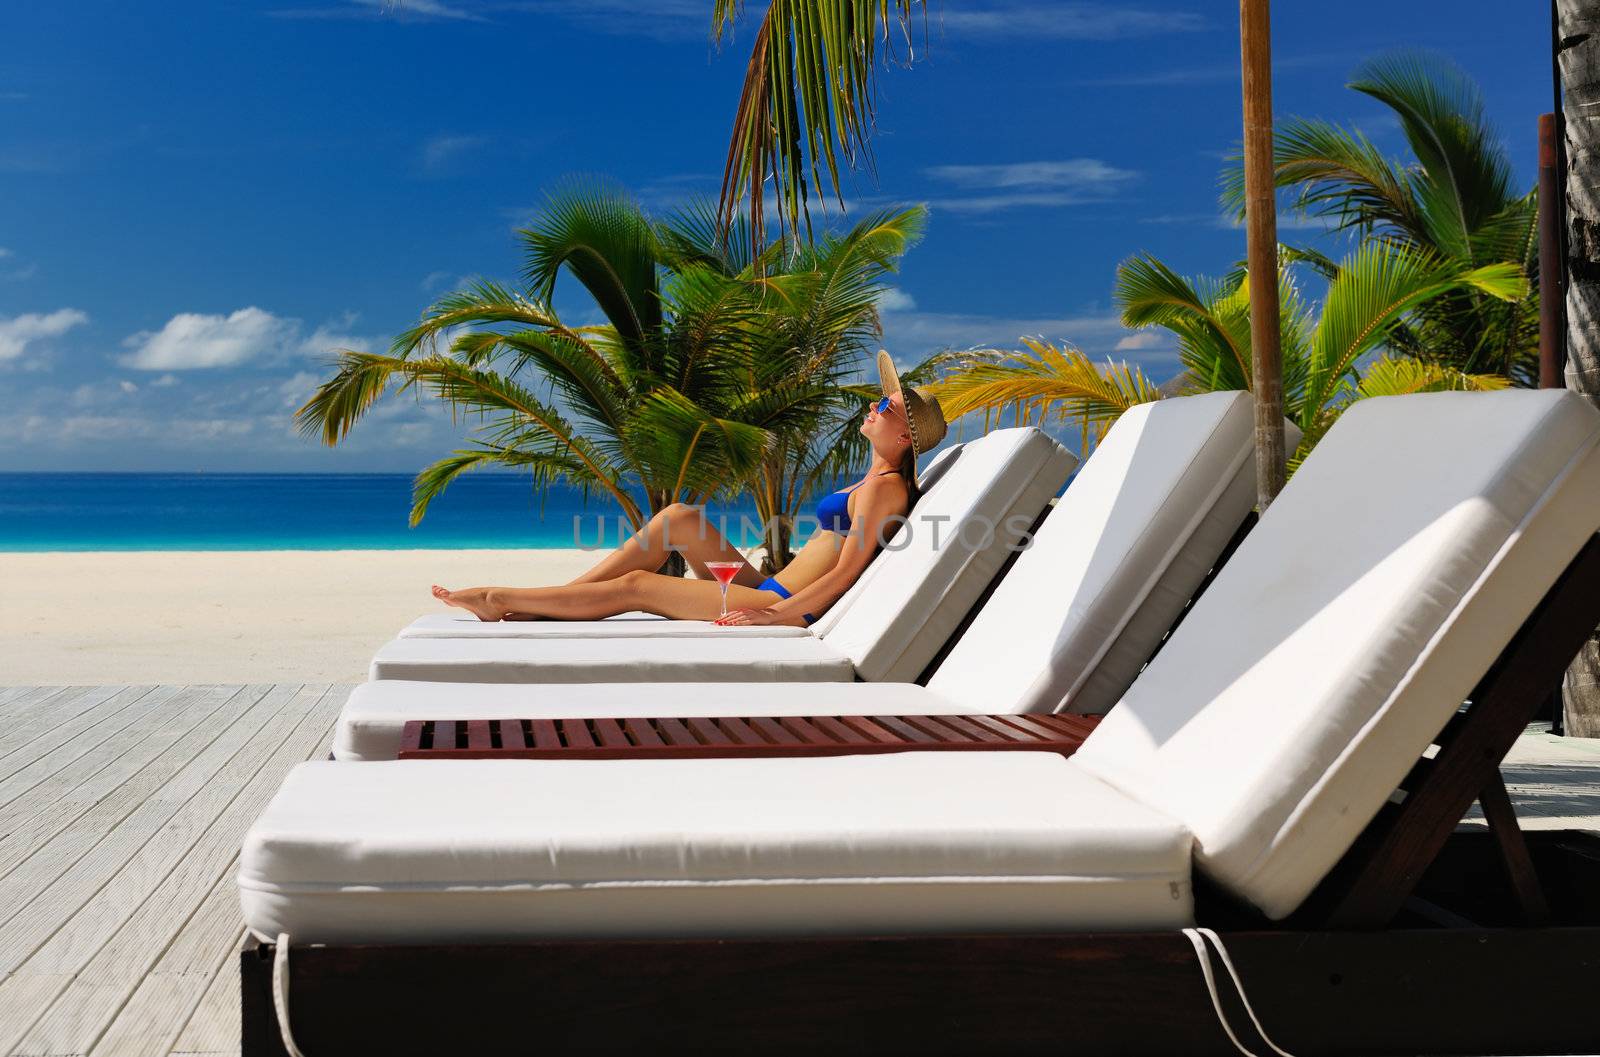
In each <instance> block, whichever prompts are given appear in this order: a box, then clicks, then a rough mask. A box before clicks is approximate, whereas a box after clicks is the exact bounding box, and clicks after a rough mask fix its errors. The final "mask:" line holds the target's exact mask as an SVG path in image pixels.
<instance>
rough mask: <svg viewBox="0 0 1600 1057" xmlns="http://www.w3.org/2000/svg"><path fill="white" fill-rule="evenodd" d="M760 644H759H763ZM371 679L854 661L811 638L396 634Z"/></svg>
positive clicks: (612, 677) (829, 678) (795, 673)
mask: <svg viewBox="0 0 1600 1057" xmlns="http://www.w3.org/2000/svg"><path fill="white" fill-rule="evenodd" d="M758 646H759V648H757V647H758ZM369 675H370V677H371V678H373V679H421V680H426V681H429V682H447V683H658V682H686V681H687V682H716V683H722V682H732V681H746V680H748V681H761V680H769V679H770V680H778V679H787V680H791V681H800V682H813V683H826V682H839V681H844V682H848V681H849V680H850V679H852V678H854V676H855V671H854V669H853V668H852V667H851V664H850V659H849V658H848V657H845V656H842V655H841V654H839V653H838V652H837V651H836V650H834V649H833V648H831V647H830V646H829V645H828V644H827V643H825V642H822V641H821V640H819V639H816V638H813V637H811V636H804V637H801V638H774V639H762V640H761V641H760V642H759V643H755V642H751V641H750V640H748V639H739V638H736V637H732V636H730V637H728V638H716V637H705V638H693V639H668V638H643V639H624V640H619V639H559V638H558V639H395V640H394V641H393V642H390V643H387V644H386V645H384V646H383V647H382V648H381V649H379V650H378V653H377V656H375V657H373V659H372V667H371V669H370V672H369Z"/></svg>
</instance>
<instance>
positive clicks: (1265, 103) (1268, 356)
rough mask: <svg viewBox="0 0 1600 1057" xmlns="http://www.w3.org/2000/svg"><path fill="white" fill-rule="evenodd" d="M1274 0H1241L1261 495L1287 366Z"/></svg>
mask: <svg viewBox="0 0 1600 1057" xmlns="http://www.w3.org/2000/svg"><path fill="white" fill-rule="evenodd" d="M1270 7H1271V5H1270V2H1269V0H1239V50H1240V53H1241V67H1242V72H1243V75H1244V199H1245V214H1244V218H1245V238H1246V249H1245V260H1246V263H1247V264H1248V266H1249V269H1250V353H1251V388H1252V389H1253V390H1254V391H1255V398H1256V500H1257V505H1258V506H1259V508H1260V509H1261V510H1266V509H1267V507H1268V505H1270V504H1271V502H1272V500H1273V498H1274V497H1276V496H1277V494H1278V493H1279V492H1280V491H1282V490H1283V482H1284V478H1285V476H1286V474H1285V469H1284V467H1285V464H1286V463H1287V458H1286V455H1287V453H1286V452H1285V451H1284V438H1283V365H1282V362H1281V355H1280V352H1279V346H1278V337H1279V335H1278V207H1277V201H1276V190H1275V187H1274V183H1275V181H1274V174H1273V164H1272V19H1271V14H1270Z"/></svg>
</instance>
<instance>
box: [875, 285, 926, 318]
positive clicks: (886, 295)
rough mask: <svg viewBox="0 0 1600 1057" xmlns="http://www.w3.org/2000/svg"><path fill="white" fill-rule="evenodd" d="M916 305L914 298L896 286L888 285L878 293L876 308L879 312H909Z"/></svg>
mask: <svg viewBox="0 0 1600 1057" xmlns="http://www.w3.org/2000/svg"><path fill="white" fill-rule="evenodd" d="M916 307H917V301H916V298H914V297H912V296H911V295H910V294H908V293H906V292H905V291H904V290H902V289H900V288H899V287H898V286H891V287H888V288H887V289H885V290H884V291H883V293H881V294H879V295H878V310H879V311H880V312H910V311H911V310H912V309H914V308H916Z"/></svg>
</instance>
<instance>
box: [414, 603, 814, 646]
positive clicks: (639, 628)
mask: <svg viewBox="0 0 1600 1057" xmlns="http://www.w3.org/2000/svg"><path fill="white" fill-rule="evenodd" d="M729 632H735V633H736V634H737V637H738V638H741V639H803V638H810V637H812V636H811V629H810V628H792V627H789V626H788V625H774V626H770V627H761V628H747V627H740V628H722V627H717V626H716V625H715V624H712V623H711V622H710V621H709V620H666V619H664V618H662V617H658V616H655V615H654V614H652V613H639V614H631V615H628V616H625V617H608V618H607V619H605V620H479V619H478V618H477V617H475V616H473V615H472V614H471V613H463V612H461V611H460V610H458V609H452V610H450V611H449V612H446V613H429V614H427V615H425V616H420V617H418V618H417V619H416V620H413V621H412V622H411V623H409V624H407V625H406V626H405V627H403V628H401V629H400V638H402V639H637V638H661V639H692V638H698V637H700V636H705V635H724V636H726V635H727V634H728V633H729Z"/></svg>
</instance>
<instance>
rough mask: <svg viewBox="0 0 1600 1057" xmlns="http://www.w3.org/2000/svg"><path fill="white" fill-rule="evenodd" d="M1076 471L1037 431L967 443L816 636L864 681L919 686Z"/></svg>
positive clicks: (820, 622) (1072, 459)
mask: <svg viewBox="0 0 1600 1057" xmlns="http://www.w3.org/2000/svg"><path fill="white" fill-rule="evenodd" d="M1075 465H1077V459H1076V457H1075V456H1073V455H1072V453H1071V452H1069V451H1067V450H1066V449H1065V448H1063V447H1062V446H1061V445H1059V444H1057V443H1056V442H1055V441H1053V440H1051V439H1050V438H1049V437H1048V436H1046V435H1045V434H1044V433H1042V432H1040V431H1039V430H1037V429H1034V428H1032V427H1025V428H1021V429H1002V430H996V431H995V432H993V433H990V434H988V435H987V436H984V437H980V438H978V439H977V440H974V441H970V442H968V443H967V444H966V445H965V447H964V448H963V449H962V451H961V455H960V457H959V458H958V459H956V460H955V462H954V463H953V464H952V465H951V466H950V467H949V469H948V470H946V471H945V473H944V474H943V476H942V477H940V478H939V481H938V483H937V484H935V485H934V486H933V487H932V488H931V489H930V490H929V491H928V492H927V494H925V495H924V496H923V497H922V499H921V501H920V502H918V503H917V505H916V508H915V509H914V510H912V512H911V520H910V523H909V524H907V525H905V526H904V527H903V528H901V530H900V532H899V534H898V535H897V536H896V537H895V538H894V539H893V540H891V541H890V544H889V546H890V548H891V549H889V550H887V552H886V553H885V554H883V555H882V556H881V560H879V561H875V562H873V563H872V564H871V565H870V566H868V567H867V570H866V571H865V572H864V573H863V574H862V575H861V576H860V577H859V578H858V579H857V580H856V582H855V583H854V584H852V585H851V587H850V590H849V591H847V592H845V594H844V596H843V597H842V598H841V599H840V600H839V602H838V603H837V604H835V605H834V606H833V607H832V608H830V609H829V611H828V612H827V613H824V614H823V615H822V616H821V617H820V618H819V619H818V620H817V623H816V624H815V625H814V626H813V627H812V629H811V630H812V631H813V632H814V633H815V634H816V635H817V636H818V637H819V638H821V639H822V640H823V641H825V642H827V643H828V644H829V645H830V646H832V647H833V648H834V649H836V650H838V651H839V652H840V653H842V654H844V655H845V656H846V657H849V658H850V660H851V661H852V662H853V663H854V664H855V668H856V672H857V674H858V675H860V677H861V678H863V679H867V680H876V681H887V680H894V681H897V682H910V681H912V680H914V679H916V678H917V677H918V676H919V675H921V674H922V671H923V669H925V668H927V666H928V665H929V664H930V663H931V662H932V661H933V659H934V657H936V656H937V655H938V652H939V648H940V647H941V646H943V645H944V643H945V641H946V640H947V639H949V637H950V635H951V634H952V633H953V632H954V631H955V629H956V628H957V627H958V626H959V625H960V623H961V621H962V620H963V619H964V618H965V617H966V615H967V613H968V612H969V611H970V610H971V609H972V607H973V606H974V605H975V604H976V603H977V601H978V599H979V598H980V597H981V596H982V594H983V592H984V589H985V588H987V587H988V586H989V584H990V583H991V582H992V581H993V580H994V578H995V576H996V575H997V574H998V573H999V572H1000V567H1001V566H1002V565H1004V564H1005V560H1006V558H1007V557H1009V556H1010V554H1011V553H1012V548H1014V547H1015V546H1017V545H1018V544H1019V543H1020V542H1022V541H1023V539H1024V538H1025V536H1026V534H1027V531H1028V529H1029V528H1030V527H1032V525H1033V522H1034V521H1035V519H1037V518H1038V516H1039V513H1040V511H1042V510H1044V508H1045V504H1046V503H1048V502H1049V501H1050V498H1051V497H1052V496H1054V495H1056V494H1057V493H1059V492H1060V491H1061V489H1062V486H1064V485H1065V484H1066V483H1067V476H1068V475H1069V474H1070V473H1071V472H1072V469H1073V467H1074V466H1075Z"/></svg>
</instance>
